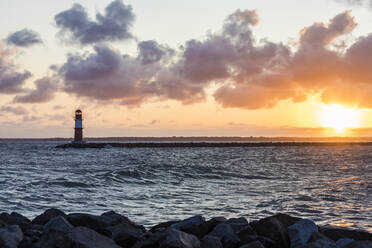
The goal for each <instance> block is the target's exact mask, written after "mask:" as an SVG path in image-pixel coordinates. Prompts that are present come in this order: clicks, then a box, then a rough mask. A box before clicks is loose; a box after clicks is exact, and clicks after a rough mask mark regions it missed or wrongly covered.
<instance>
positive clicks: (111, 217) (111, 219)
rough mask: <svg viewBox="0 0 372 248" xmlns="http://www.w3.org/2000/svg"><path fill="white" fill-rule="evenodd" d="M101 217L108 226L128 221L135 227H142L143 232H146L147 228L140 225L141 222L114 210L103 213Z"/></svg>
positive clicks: (128, 223)
mask: <svg viewBox="0 0 372 248" xmlns="http://www.w3.org/2000/svg"><path fill="white" fill-rule="evenodd" d="M101 217H102V218H103V220H104V222H105V223H106V224H107V225H108V226H115V225H118V224H120V223H126V224H127V225H129V226H132V227H133V228H136V229H141V230H142V231H143V232H146V228H145V227H144V226H142V225H139V224H137V223H135V222H133V221H131V220H130V219H129V218H128V217H125V216H123V215H120V214H118V213H116V212H114V211H109V212H106V213H103V214H102V215H101Z"/></svg>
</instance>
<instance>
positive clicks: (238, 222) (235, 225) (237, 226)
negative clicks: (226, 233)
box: [226, 217, 250, 233]
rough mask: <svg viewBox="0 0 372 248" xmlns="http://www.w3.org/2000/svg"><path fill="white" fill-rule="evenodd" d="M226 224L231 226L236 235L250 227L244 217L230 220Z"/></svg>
mask: <svg viewBox="0 0 372 248" xmlns="http://www.w3.org/2000/svg"><path fill="white" fill-rule="evenodd" d="M226 224H229V225H230V226H231V228H232V229H233V230H234V232H235V233H237V232H239V231H240V230H242V229H244V228H246V227H248V226H249V223H248V221H247V220H246V219H245V218H244V217H241V218H232V219H228V220H227V221H226ZM249 227H250V226H249Z"/></svg>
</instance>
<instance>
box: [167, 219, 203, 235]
mask: <svg viewBox="0 0 372 248" xmlns="http://www.w3.org/2000/svg"><path fill="white" fill-rule="evenodd" d="M204 222H205V219H204V218H203V217H202V216H201V215H196V216H193V217H190V218H187V219H185V220H183V221H180V222H177V223H174V224H173V225H171V226H170V227H171V228H174V229H177V230H180V231H183V232H187V233H192V232H193V231H194V229H198V227H199V226H200V225H201V224H203V223H204ZM194 232H195V231H194Z"/></svg>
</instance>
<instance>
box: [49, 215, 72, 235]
mask: <svg viewBox="0 0 372 248" xmlns="http://www.w3.org/2000/svg"><path fill="white" fill-rule="evenodd" d="M73 228H74V227H73V225H71V224H70V223H69V222H68V221H67V220H66V219H65V218H64V217H62V216H57V217H54V218H53V219H51V220H50V221H48V223H46V224H45V225H44V228H43V229H44V230H43V231H44V233H45V232H49V231H51V230H54V231H60V232H65V233H67V232H70V231H71V230H72V229H73Z"/></svg>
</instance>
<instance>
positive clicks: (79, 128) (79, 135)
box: [74, 109, 83, 143]
mask: <svg viewBox="0 0 372 248" xmlns="http://www.w3.org/2000/svg"><path fill="white" fill-rule="evenodd" d="M74 143H83V113H82V112H81V110H80V109H78V110H76V111H75V137H74Z"/></svg>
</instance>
